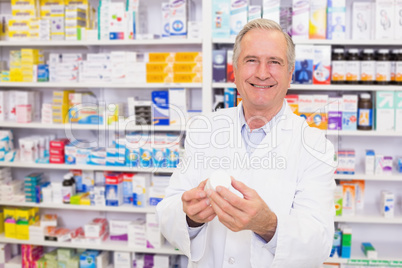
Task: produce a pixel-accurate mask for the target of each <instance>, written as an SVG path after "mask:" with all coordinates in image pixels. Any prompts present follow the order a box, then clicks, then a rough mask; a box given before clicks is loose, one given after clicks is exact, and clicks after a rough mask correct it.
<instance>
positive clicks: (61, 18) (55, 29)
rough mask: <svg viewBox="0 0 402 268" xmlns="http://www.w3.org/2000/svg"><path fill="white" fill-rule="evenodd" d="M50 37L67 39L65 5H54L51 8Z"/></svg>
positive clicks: (52, 38)
mask: <svg viewBox="0 0 402 268" xmlns="http://www.w3.org/2000/svg"><path fill="white" fill-rule="evenodd" d="M50 39H51V40H65V6H64V4H63V5H52V6H51V8H50Z"/></svg>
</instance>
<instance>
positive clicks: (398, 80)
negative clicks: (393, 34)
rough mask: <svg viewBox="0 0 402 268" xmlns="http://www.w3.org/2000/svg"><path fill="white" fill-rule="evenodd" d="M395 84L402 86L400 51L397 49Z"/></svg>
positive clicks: (401, 57) (401, 54)
mask: <svg viewBox="0 0 402 268" xmlns="http://www.w3.org/2000/svg"><path fill="white" fill-rule="evenodd" d="M395 69H396V70H395V82H396V83H397V84H398V85H402V49H399V51H398V54H397V56H396V67H395Z"/></svg>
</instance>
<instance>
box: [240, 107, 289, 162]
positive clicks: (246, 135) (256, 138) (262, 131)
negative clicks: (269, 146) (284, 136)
mask: <svg viewBox="0 0 402 268" xmlns="http://www.w3.org/2000/svg"><path fill="white" fill-rule="evenodd" d="M285 106H286V105H285V103H283V104H282V108H281V110H280V111H279V112H278V113H277V114H276V115H275V116H274V117H273V118H272V119H271V121H269V122H267V123H266V124H265V125H264V126H262V127H260V128H257V129H254V130H253V131H251V130H250V127H249V126H248V124H247V122H246V118H245V117H244V109H243V105H240V111H239V120H240V126H241V136H242V138H243V141H244V144H245V145H246V151H247V154H248V155H249V156H251V155H252V154H253V152H254V150H255V148H257V146H258V145H259V144H260V143H261V141H262V140H263V139H264V138H265V136H266V135H267V133H268V132H270V131H271V130H272V127H273V126H274V124H275V123H277V122H278V120H279V119H280V118H281V116H282V115H283V114H284V112H285Z"/></svg>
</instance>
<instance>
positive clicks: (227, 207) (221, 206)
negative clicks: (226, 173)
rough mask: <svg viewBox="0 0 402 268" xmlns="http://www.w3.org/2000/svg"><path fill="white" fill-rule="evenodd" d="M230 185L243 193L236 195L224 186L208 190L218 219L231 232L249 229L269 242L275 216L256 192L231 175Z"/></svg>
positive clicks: (275, 219)
mask: <svg viewBox="0 0 402 268" xmlns="http://www.w3.org/2000/svg"><path fill="white" fill-rule="evenodd" d="M232 186H233V188H235V189H236V190H238V191H239V192H240V193H241V194H243V197H244V198H241V197H238V196H237V195H235V194H234V193H232V192H230V191H229V190H228V189H226V188H225V187H221V186H218V187H216V192H214V191H211V190H208V191H207V193H208V197H209V199H210V200H211V205H212V208H213V209H214V211H215V213H216V215H217V216H218V218H219V221H220V222H221V223H222V224H223V225H225V226H226V227H227V228H229V229H230V230H232V231H233V232H238V231H241V230H251V231H253V232H254V233H256V234H258V235H259V236H261V237H262V238H263V239H264V240H265V241H267V242H269V241H270V240H271V239H272V237H273V236H274V234H275V231H276V226H277V217H276V215H275V213H273V212H272V211H271V210H270V209H269V207H268V205H267V204H266V203H265V202H264V200H262V198H261V197H260V196H259V195H258V193H257V192H256V191H255V190H254V189H251V188H249V187H247V186H246V185H245V184H244V183H242V182H240V181H237V180H235V179H234V178H233V177H232Z"/></svg>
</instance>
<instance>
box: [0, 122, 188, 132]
mask: <svg viewBox="0 0 402 268" xmlns="http://www.w3.org/2000/svg"><path fill="white" fill-rule="evenodd" d="M0 128H38V129H66V130H67V129H77V130H110V131H115V130H119V129H121V130H123V129H124V130H129V131H130V130H131V131H185V127H184V126H154V125H143V126H132V125H129V124H126V125H124V124H120V125H89V124H43V123H39V122H33V123H23V124H22V123H17V122H0Z"/></svg>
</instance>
